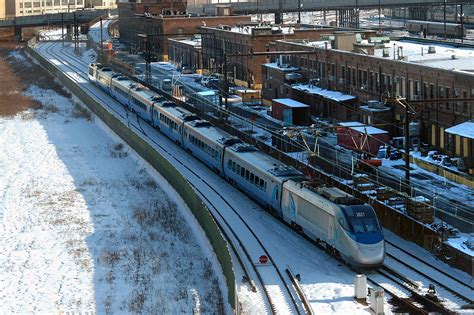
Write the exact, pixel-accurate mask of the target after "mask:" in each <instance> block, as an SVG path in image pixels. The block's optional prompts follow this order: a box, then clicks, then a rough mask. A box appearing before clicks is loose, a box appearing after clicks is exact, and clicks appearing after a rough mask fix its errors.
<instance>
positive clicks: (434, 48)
mask: <svg viewBox="0 0 474 315" xmlns="http://www.w3.org/2000/svg"><path fill="white" fill-rule="evenodd" d="M428 54H436V47H435V46H429V47H428Z"/></svg>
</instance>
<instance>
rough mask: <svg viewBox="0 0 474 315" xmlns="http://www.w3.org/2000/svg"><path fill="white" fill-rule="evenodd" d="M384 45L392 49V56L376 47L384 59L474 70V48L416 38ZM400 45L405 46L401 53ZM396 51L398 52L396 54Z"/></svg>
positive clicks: (378, 53) (377, 54)
mask: <svg viewBox="0 0 474 315" xmlns="http://www.w3.org/2000/svg"><path fill="white" fill-rule="evenodd" d="M383 45H384V47H385V48H388V49H390V50H389V53H390V57H385V58H384V57H383V49H375V56H376V57H379V58H384V59H394V57H396V58H400V60H402V61H405V62H412V63H417V64H422V65H426V66H430V67H434V68H439V69H446V70H456V71H468V72H472V71H474V48H468V47H455V46H451V45H449V44H438V43H423V42H417V41H415V40H391V41H390V42H388V43H385V44H383ZM398 47H403V48H402V50H403V52H402V50H400V53H398V51H399V48H398ZM430 47H431V48H430ZM394 51H395V52H396V55H395V56H394Z"/></svg>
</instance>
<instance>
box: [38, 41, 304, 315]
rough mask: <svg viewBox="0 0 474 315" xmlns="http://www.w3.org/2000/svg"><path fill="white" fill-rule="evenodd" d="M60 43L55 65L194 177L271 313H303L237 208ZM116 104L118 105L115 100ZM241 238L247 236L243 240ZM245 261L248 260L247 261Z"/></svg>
mask: <svg viewBox="0 0 474 315" xmlns="http://www.w3.org/2000/svg"><path fill="white" fill-rule="evenodd" d="M58 44H59V43H50V44H49V46H48V47H46V48H45V49H44V51H45V53H46V54H48V55H49V56H50V57H53V58H52V59H54V61H53V63H54V64H55V65H56V66H59V65H62V67H63V68H66V69H62V70H63V71H64V72H67V75H68V76H69V77H70V78H71V79H73V80H74V81H76V82H78V83H79V84H80V85H81V87H82V89H84V90H85V91H87V92H88V93H89V94H90V95H91V96H93V97H94V98H96V99H97V100H98V101H99V102H100V103H102V105H103V106H105V107H106V108H108V109H109V110H111V111H112V112H114V113H115V115H117V116H119V117H120V118H121V119H122V120H123V121H125V122H126V123H127V124H128V125H129V126H132V127H134V128H135V130H136V131H138V132H139V133H141V134H142V136H143V137H145V138H146V139H147V140H148V141H150V142H152V143H153V145H154V146H157V147H159V148H160V150H161V151H163V152H165V153H166V154H167V155H168V156H169V157H170V158H172V159H174V160H175V161H176V162H177V163H179V164H180V165H181V166H182V167H184V168H185V169H186V170H187V171H188V172H189V173H190V174H192V175H193V176H194V177H195V180H194V181H193V182H194V183H193V182H191V181H189V183H190V184H191V185H192V186H193V188H194V189H196V191H197V192H198V193H199V194H200V195H201V196H202V197H203V199H204V201H205V203H206V204H207V205H208V206H209V208H210V210H211V212H212V214H213V215H214V217H215V219H216V221H217V222H219V225H220V226H221V228H222V230H223V231H224V232H225V233H226V236H227V238H228V239H229V241H230V242H231V243H232V244H231V245H232V247H233V249H234V251H235V253H236V255H237V256H238V257H239V260H240V262H241V264H242V267H243V269H244V272H245V273H246V277H247V278H248V280H249V281H250V283H251V286H253V283H254V280H252V279H258V281H256V282H257V283H258V285H256V287H257V288H260V289H261V291H263V293H264V295H265V299H266V302H264V303H265V304H266V305H269V307H270V309H271V310H272V312H273V313H279V312H291V313H298V314H301V313H304V310H303V307H302V305H301V301H299V299H298V295H297V293H296V291H295V290H294V288H293V286H292V284H291V282H290V281H289V280H286V279H285V278H284V277H283V272H282V271H281V270H280V268H278V266H277V265H276V264H275V261H274V260H273V259H272V256H271V255H270V253H269V251H268V250H267V249H266V247H265V246H264V244H263V243H262V242H261V241H260V240H259V238H258V237H257V235H256V234H255V232H254V231H253V230H252V228H251V227H250V225H249V224H248V223H247V222H246V221H245V219H244V218H243V217H242V216H241V215H240V214H239V213H238V211H237V209H235V208H234V207H233V206H232V205H231V204H230V203H229V202H228V201H227V200H226V198H225V197H224V196H222V195H221V194H220V193H219V192H218V191H216V190H215V189H214V188H213V187H212V186H211V185H209V184H208V183H206V181H205V180H204V179H203V178H201V177H200V176H199V175H198V174H196V173H195V172H194V171H193V170H192V169H191V168H189V167H188V166H187V165H185V164H184V163H183V162H182V161H181V160H180V159H178V158H177V157H175V156H174V155H172V154H171V153H170V152H168V150H166V148H165V147H163V146H162V145H161V144H159V143H158V142H156V141H155V140H154V139H153V138H152V137H150V136H149V135H148V134H147V132H146V131H145V128H144V126H142V122H143V120H141V119H140V118H139V117H138V116H136V115H134V114H130V113H128V112H127V110H125V109H124V108H123V107H121V106H120V107H119V106H114V105H111V104H110V101H111V100H112V98H111V97H110V96H109V95H108V94H106V93H105V92H103V91H102V90H100V89H98V88H97V87H95V86H94V85H92V84H90V83H89V80H88V77H87V74H86V73H87V66H88V64H87V63H86V62H84V61H82V60H80V59H78V58H77V56H70V57H68V58H65V57H66V56H67V54H69V53H70V52H69V51H68V50H67V49H66V48H61V49H60V51H61V54H58V53H57V52H55V51H54V49H55V46H56V45H58ZM46 45H48V44H46ZM58 63H59V64H58ZM68 70H70V71H72V73H69V72H70V71H68ZM113 103H115V101H114V102H113ZM130 116H135V117H136V123H135V122H133V121H132V120H130V119H129V117H130ZM196 180H197V181H198V182H199V185H197V184H196V183H195V182H196ZM203 187H206V189H203ZM209 190H210V191H212V193H213V195H214V196H213V197H214V198H212V199H211V198H208V197H207V196H208V195H209ZM216 197H217V198H219V199H220V200H219V202H216V200H215V199H216ZM223 204H224V205H225V207H226V208H227V210H228V211H227V213H223V212H224V211H222V205H223ZM229 211H230V212H231V213H232V217H231V218H230V217H229ZM236 230H238V232H236ZM242 235H248V236H247V237H242ZM263 254H264V255H266V256H267V257H268V258H269V263H267V264H264V265H263V264H258V263H256V262H255V260H256V257H258V256H260V255H263ZM243 259H245V261H244V260H243ZM249 267H250V268H249ZM249 269H251V270H249ZM252 275H253V276H252ZM275 279H278V281H277V283H278V282H279V285H278V288H279V289H278V290H275V289H274V288H272V287H275V286H274V284H275V281H276V280H275ZM270 283H271V284H272V286H267V284H270ZM282 299H284V301H282ZM282 302H283V303H285V304H286V305H287V310H282V309H277V306H276V305H280V306H281V305H282Z"/></svg>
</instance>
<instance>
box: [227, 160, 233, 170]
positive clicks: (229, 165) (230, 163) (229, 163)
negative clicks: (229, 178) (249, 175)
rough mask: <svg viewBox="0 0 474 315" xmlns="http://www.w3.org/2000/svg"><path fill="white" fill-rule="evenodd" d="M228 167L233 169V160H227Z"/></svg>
mask: <svg viewBox="0 0 474 315" xmlns="http://www.w3.org/2000/svg"><path fill="white" fill-rule="evenodd" d="M227 168H228V169H232V161H231V160H228V161H227Z"/></svg>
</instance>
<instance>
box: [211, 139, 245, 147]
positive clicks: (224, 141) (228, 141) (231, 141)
mask: <svg viewBox="0 0 474 315" xmlns="http://www.w3.org/2000/svg"><path fill="white" fill-rule="evenodd" d="M217 141H218V142H219V143H221V144H223V145H225V146H231V145H234V144H237V143H242V140H240V139H239V138H237V137H224V138H220V139H219V140H217Z"/></svg>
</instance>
